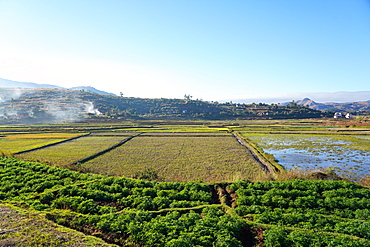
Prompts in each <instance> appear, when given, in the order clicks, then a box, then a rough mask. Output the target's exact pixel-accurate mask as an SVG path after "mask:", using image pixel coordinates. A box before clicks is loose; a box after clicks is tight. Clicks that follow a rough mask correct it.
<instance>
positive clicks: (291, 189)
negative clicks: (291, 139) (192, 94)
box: [230, 180, 370, 246]
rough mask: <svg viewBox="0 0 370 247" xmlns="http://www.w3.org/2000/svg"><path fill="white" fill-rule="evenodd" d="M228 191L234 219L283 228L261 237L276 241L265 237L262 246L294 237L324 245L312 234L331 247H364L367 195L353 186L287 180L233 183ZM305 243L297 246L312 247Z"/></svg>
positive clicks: (369, 203) (369, 195) (369, 220)
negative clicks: (343, 246)
mask: <svg viewBox="0 0 370 247" xmlns="http://www.w3.org/2000/svg"><path fill="white" fill-rule="evenodd" d="M230 188H231V189H233V190H235V193H236V195H237V201H236V206H237V207H236V212H237V213H238V215H240V216H243V217H247V218H248V219H249V220H250V221H252V222H253V223H254V224H261V225H265V226H271V225H277V226H281V228H283V230H276V229H275V230H270V231H267V232H266V234H267V236H269V234H279V235H280V236H279V237H276V236H270V237H266V240H267V239H270V240H271V241H280V242H284V243H288V242H289V243H295V242H294V241H296V240H294V239H293V238H292V236H295V235H297V236H298V235H300V236H301V238H302V236H306V237H307V236H311V235H312V238H314V239H315V241H323V242H326V241H329V240H325V239H326V238H327V236H326V237H323V236H320V235H319V234H318V233H319V232H326V234H328V236H332V237H334V238H335V239H336V240H335V241H334V240H333V241H334V242H333V243H336V244H338V243H337V242H336V241H337V240H338V238H343V239H347V240H349V239H352V241H357V240H358V241H360V242H361V243H362V242H363V243H367V244H369V243H370V242H369V240H370V234H369V231H368V229H369V228H370V209H369V208H370V190H369V189H366V188H363V187H361V186H360V185H358V184H355V183H350V182H346V181H303V180H292V181H285V182H276V181H274V182H255V183H245V182H244V183H243V182H239V183H234V184H233V185H231V186H230ZM284 227H285V228H284ZM272 229H274V227H272ZM277 238H280V240H276V239H277ZM270 240H269V241H270ZM306 240H307V239H306ZM347 240H343V241H347ZM310 241H311V242H310ZM310 241H308V240H307V241H306V244H305V245H303V246H311V245H314V246H316V245H317V243H316V244H315V243H314V242H312V241H313V240H310ZM330 241H332V240H330ZM330 241H329V242H330ZM308 243H310V244H311V245H310V244H308ZM271 246H274V245H271ZM276 246H285V245H284V244H283V245H276ZM318 246H326V245H323V244H319V245H318ZM331 246H335V245H334V244H332V245H331ZM356 246H357V245H356ZM360 246H362V245H360ZM365 246H366V245H365Z"/></svg>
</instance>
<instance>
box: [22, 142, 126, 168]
mask: <svg viewBox="0 0 370 247" xmlns="http://www.w3.org/2000/svg"><path fill="white" fill-rule="evenodd" d="M123 139H125V137H124V136H86V137H81V138H78V139H75V140H72V141H69V142H64V143H61V144H58V145H55V146H51V147H47V148H43V149H38V150H36V151H32V152H28V153H24V154H20V155H18V157H19V158H22V159H27V160H38V161H41V162H48V163H51V164H53V165H57V166H65V165H68V164H70V163H73V162H76V161H78V160H80V159H83V158H86V157H88V156H91V155H93V154H95V153H97V152H99V151H102V150H104V149H106V148H109V147H111V146H113V145H114V144H116V143H118V142H120V141H122V140H123Z"/></svg>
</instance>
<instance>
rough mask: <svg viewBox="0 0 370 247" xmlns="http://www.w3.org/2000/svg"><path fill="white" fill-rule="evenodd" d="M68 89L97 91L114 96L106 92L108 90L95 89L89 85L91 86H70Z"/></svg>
mask: <svg viewBox="0 0 370 247" xmlns="http://www.w3.org/2000/svg"><path fill="white" fill-rule="evenodd" d="M70 89H71V90H80V91H87V92H91V93H97V94H103V95H112V96H116V95H115V94H114V93H108V92H105V91H101V90H98V89H96V88H94V87H91V86H80V87H72V88H70Z"/></svg>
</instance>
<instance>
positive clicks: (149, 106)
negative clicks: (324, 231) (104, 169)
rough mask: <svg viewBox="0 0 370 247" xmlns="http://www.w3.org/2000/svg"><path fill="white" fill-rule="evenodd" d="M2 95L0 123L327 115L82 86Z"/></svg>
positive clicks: (303, 109) (294, 106)
mask: <svg viewBox="0 0 370 247" xmlns="http://www.w3.org/2000/svg"><path fill="white" fill-rule="evenodd" d="M15 90H17V89H15ZM10 92H11V89H7V90H0V95H1V94H5V95H6V94H9V93H10ZM4 99H6V100H5V101H4V102H2V104H1V105H0V123H4V124H6V123H8V124H9V123H10V124H16V123H28V124H35V123H60V122H74V121H79V120H82V119H95V120H96V121H107V120H112V119H118V120H122V119H126V120H127V119H135V120H139V119H140V120H148V119H150V120H153V119H156V120H171V119H172V120H179V119H182V120H196V119H198V120H199V119H201V120H217V119H218V120H227V119H287V118H320V117H322V116H324V115H325V113H322V112H320V111H317V110H313V109H310V108H308V107H305V106H301V105H297V104H295V103H291V104H289V105H287V106H281V105H276V104H272V105H268V104H263V103H259V104H255V103H253V104H236V103H232V102H226V103H219V102H207V101H203V100H199V99H196V100H192V99H191V98H185V99H164V98H161V99H143V98H128V97H119V96H108V95H100V94H95V93H91V92H87V91H83V90H81V91H74V90H62V89H27V90H23V91H22V94H21V95H20V96H19V97H18V98H11V99H7V97H4Z"/></svg>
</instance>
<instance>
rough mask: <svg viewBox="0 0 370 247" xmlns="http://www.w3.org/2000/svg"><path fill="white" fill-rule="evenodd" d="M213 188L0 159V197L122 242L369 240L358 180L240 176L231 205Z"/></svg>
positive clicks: (365, 199) (369, 214)
mask: <svg viewBox="0 0 370 247" xmlns="http://www.w3.org/2000/svg"><path fill="white" fill-rule="evenodd" d="M213 188H214V187H213V186H211V185H207V184H202V183H197V182H190V183H180V182H155V181H145V180H137V179H127V178H122V177H109V176H103V175H92V174H81V173H77V172H73V171H70V170H67V169H63V168H58V167H50V166H47V165H44V164H39V163H36V162H26V161H20V160H17V159H15V158H4V157H3V158H0V200H6V201H8V202H13V203H18V204H19V203H22V204H23V205H29V206H30V207H33V208H34V209H36V210H39V211H45V212H46V214H47V217H48V218H49V219H51V220H53V221H55V222H56V223H58V224H62V225H66V226H69V227H71V228H74V229H77V230H80V231H84V232H85V233H88V234H94V235H95V236H99V237H101V238H104V239H105V240H106V241H110V242H113V243H116V244H119V245H122V246H124V245H128V246H251V245H253V244H257V243H256V242H255V238H254V237H253V234H256V233H253V229H254V231H260V233H259V234H257V235H256V237H259V241H262V242H264V246H287V244H289V245H291V246H369V244H370V241H369V240H370V235H369V233H368V229H369V224H370V222H369V220H370V210H369V209H368V208H369V203H370V192H369V190H368V189H366V188H363V187H361V186H360V185H358V184H355V183H350V182H346V181H303V180H292V181H285V182H275V181H266V182H253V183H252V182H248V181H239V182H235V183H232V184H228V185H227V186H226V188H227V191H228V192H229V193H230V196H231V198H234V203H233V205H232V206H233V208H230V207H228V206H226V205H225V204H224V205H221V204H219V203H218V201H217V199H216V198H215V194H216V191H215V190H214V189H213ZM234 193H235V194H234ZM356 202H357V203H356ZM226 203H227V202H226ZM242 236H244V237H242ZM247 236H250V237H247ZM261 236H263V237H262V238H261Z"/></svg>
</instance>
